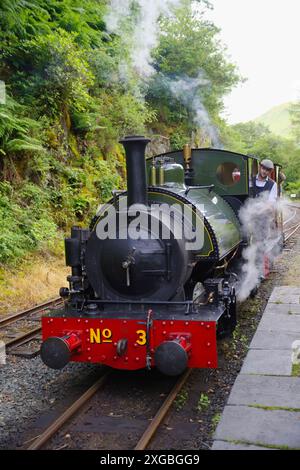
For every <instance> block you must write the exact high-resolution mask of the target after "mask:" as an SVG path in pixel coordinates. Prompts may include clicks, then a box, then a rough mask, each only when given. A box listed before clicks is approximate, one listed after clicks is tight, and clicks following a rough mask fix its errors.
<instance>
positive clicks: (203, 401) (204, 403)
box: [197, 393, 210, 411]
mask: <svg viewBox="0 0 300 470" xmlns="http://www.w3.org/2000/svg"><path fill="white" fill-rule="evenodd" d="M209 405H210V399H209V397H208V396H207V395H205V393H201V395H200V398H199V400H198V403H197V410H198V411H203V410H206V409H207V408H208V407H209Z"/></svg>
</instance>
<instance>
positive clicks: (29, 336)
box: [5, 326, 42, 348]
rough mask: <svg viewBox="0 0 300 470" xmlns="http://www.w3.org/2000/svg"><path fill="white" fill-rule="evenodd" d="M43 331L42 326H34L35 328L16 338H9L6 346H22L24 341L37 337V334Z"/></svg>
mask: <svg viewBox="0 0 300 470" xmlns="http://www.w3.org/2000/svg"><path fill="white" fill-rule="evenodd" d="M41 331H42V327H40V326H39V327H37V328H34V329H33V330H30V331H27V332H26V333H23V334H22V335H20V336H17V337H16V338H12V339H9V340H8V341H6V343H5V347H6V348H10V347H11V346H20V345H21V344H23V343H27V342H28V341H30V340H31V339H35V337H36V335H37V334H38V333H40V332H41Z"/></svg>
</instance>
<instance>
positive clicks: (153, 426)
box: [134, 369, 193, 450]
mask: <svg viewBox="0 0 300 470" xmlns="http://www.w3.org/2000/svg"><path fill="white" fill-rule="evenodd" d="M192 370H193V369H188V370H187V371H186V372H185V373H184V374H183V375H182V376H181V377H180V378H179V380H178V381H177V383H176V384H175V386H174V387H173V389H172V390H171V392H170V394H169V395H168V396H167V398H166V400H165V401H164V403H163V404H162V406H161V407H160V409H159V410H158V412H157V413H156V415H155V416H154V418H153V420H152V421H151V423H150V425H149V426H148V428H147V429H146V431H145V432H144V434H143V435H142V437H141V438H140V440H139V442H138V443H137V445H136V446H135V448H134V450H145V449H146V448H147V446H148V444H149V442H150V441H151V439H152V438H153V436H154V434H155V433H156V432H157V429H158V428H159V426H160V424H161V423H162V421H163V419H164V418H165V416H166V414H167V412H168V411H169V409H170V407H171V405H172V403H173V402H174V400H175V398H176V397H177V395H178V393H179V392H180V390H181V389H182V387H183V386H184V384H185V383H186V381H187V379H188V378H189V376H190V374H191V372H192Z"/></svg>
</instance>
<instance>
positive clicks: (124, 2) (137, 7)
mask: <svg viewBox="0 0 300 470" xmlns="http://www.w3.org/2000/svg"><path fill="white" fill-rule="evenodd" d="M181 2H182V0H110V3H109V12H108V14H107V15H106V17H105V21H106V27H107V30H108V32H110V33H115V34H118V35H119V36H120V38H121V40H122V41H123V44H124V46H125V49H126V50H128V49H129V51H130V58H131V66H133V69H134V71H135V73H136V74H137V77H139V78H140V80H141V82H143V84H147V82H148V81H149V79H150V78H151V77H152V76H153V75H154V74H155V69H154V67H153V59H152V56H151V52H152V50H153V49H154V48H155V47H156V46H157V45H158V43H159V36H160V25H159V18H160V17H161V16H164V17H169V16H171V15H172V11H173V9H174V8H175V7H177V6H179V5H180V4H181ZM127 62H128V61H127V60H126V59H125V58H124V60H122V61H121V63H120V64H119V77H118V78H119V80H121V81H122V82H124V83H126V84H130V83H131V84H134V83H135V81H134V80H133V81H132V82H131V78H132V72H131V66H129V65H128V63H127ZM159 79H160V80H161V81H162V82H163V83H164V85H165V86H167V87H168V89H169V90H170V91H171V93H172V95H173V96H174V97H175V98H176V99H177V100H178V101H180V102H181V103H182V104H183V105H184V106H186V107H187V109H188V110H189V111H190V113H191V116H192V119H193V122H194V124H195V126H196V127H197V129H201V134H203V138H204V140H206V138H208V139H209V140H210V141H211V145H212V147H218V148H222V145H221V143H220V139H219V133H218V130H217V128H216V127H215V126H214V125H213V124H212V122H211V119H210V117H209V114H208V112H207V110H206V109H205V106H204V105H203V100H202V99H201V89H204V87H208V86H210V82H209V80H207V79H206V78H205V77H204V74H203V72H202V71H200V72H199V74H198V76H197V77H195V78H190V77H187V76H184V77H181V78H178V79H174V80H171V79H168V78H167V77H165V76H164V75H163V74H160V75H159ZM141 88H142V87H141V83H139V84H138V85H137V86H136V85H135V86H134V85H133V90H132V91H133V92H134V93H135V95H136V97H137V98H139V99H141V100H143V99H144V97H143V92H142V90H141Z"/></svg>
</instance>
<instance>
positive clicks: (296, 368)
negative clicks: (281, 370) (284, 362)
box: [292, 364, 300, 377]
mask: <svg viewBox="0 0 300 470" xmlns="http://www.w3.org/2000/svg"><path fill="white" fill-rule="evenodd" d="M292 376H293V377H300V364H293V367H292Z"/></svg>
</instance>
